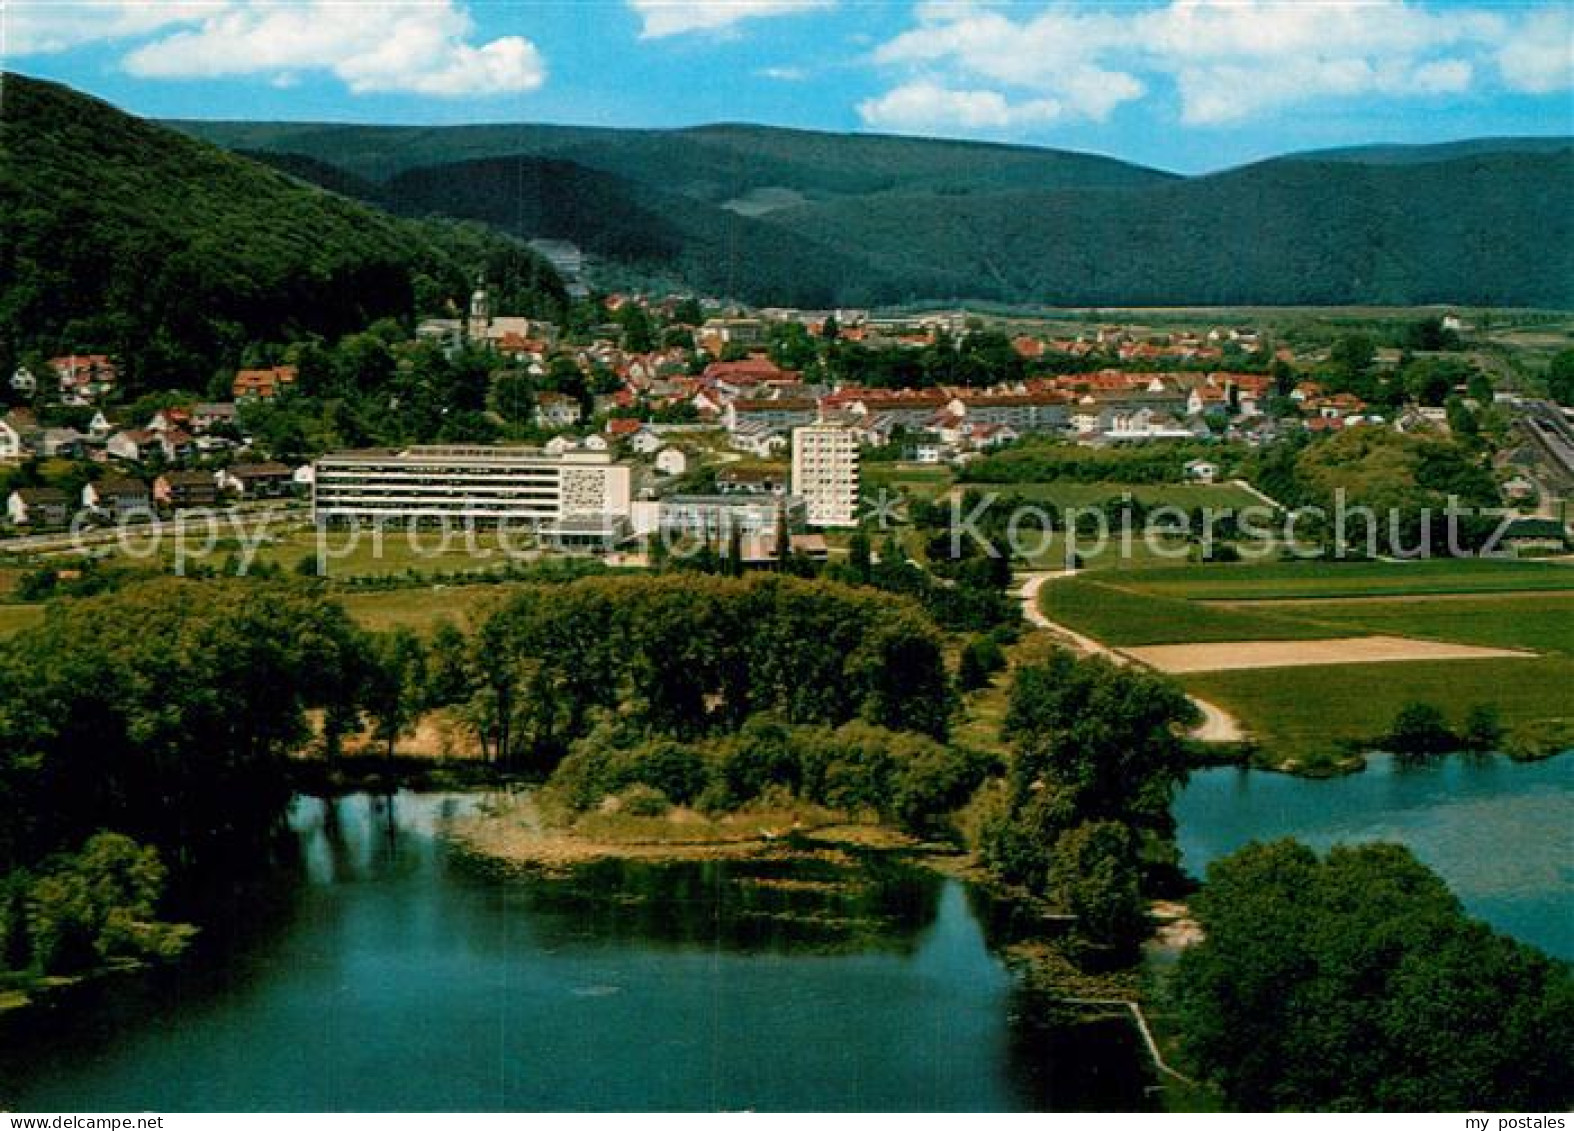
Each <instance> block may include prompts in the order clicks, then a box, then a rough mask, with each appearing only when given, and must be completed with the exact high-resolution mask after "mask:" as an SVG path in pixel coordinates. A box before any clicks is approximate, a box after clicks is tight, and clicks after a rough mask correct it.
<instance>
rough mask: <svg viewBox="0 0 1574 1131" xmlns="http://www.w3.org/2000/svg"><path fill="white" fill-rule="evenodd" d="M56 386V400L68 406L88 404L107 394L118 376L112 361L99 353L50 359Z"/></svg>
mask: <svg viewBox="0 0 1574 1131" xmlns="http://www.w3.org/2000/svg"><path fill="white" fill-rule="evenodd" d="M49 368H50V369H52V370H53V371H54V374H55V379H56V380H57V381H58V382H59V386H60V400H61V402H62V403H63V404H68V405H89V404H92V403H93V402H94V401H96V400H98V399H99V398H100V397H102V396H104V395H105V394H107V393H109V392H110V391H111V390H113V389H114V387H115V382H116V381H117V380H118V379H119V373H118V371H117V370H116V368H115V363H114V362H113V361H111V360H110V359H109V358H108V357H106V356H104V355H103V354H98V353H95V354H87V355H85V356H78V355H76V354H71V355H69V356H67V357H55V358H50V360H49Z"/></svg>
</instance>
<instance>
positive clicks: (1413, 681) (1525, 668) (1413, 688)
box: [1178, 656, 1574, 764]
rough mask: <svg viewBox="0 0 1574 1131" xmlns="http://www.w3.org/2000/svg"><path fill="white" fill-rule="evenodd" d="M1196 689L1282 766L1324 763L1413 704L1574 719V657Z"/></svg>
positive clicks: (1217, 677)
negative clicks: (1488, 707)
mask: <svg viewBox="0 0 1574 1131" xmlns="http://www.w3.org/2000/svg"><path fill="white" fill-rule="evenodd" d="M1178 678H1179V680H1180V683H1181V685H1182V686H1183V687H1185V688H1186V690H1187V691H1189V692H1191V693H1192V694H1194V695H1199V696H1201V697H1202V698H1204V699H1207V700H1208V701H1209V702H1211V703H1217V704H1218V705H1219V706H1221V707H1223V708H1224V709H1225V710H1227V711H1229V712H1231V713H1232V714H1234V715H1235V716H1236V717H1237V718H1240V719H1242V720H1243V721H1244V722H1245V723H1246V725H1247V727H1248V728H1249V729H1250V730H1251V732H1252V734H1253V735H1255V736H1256V737H1257V739H1258V740H1259V742H1261V744H1262V745H1263V747H1264V749H1265V751H1266V752H1267V754H1268V755H1269V756H1270V758H1272V759H1274V760H1276V761H1278V762H1279V763H1280V764H1286V763H1289V762H1300V763H1302V764H1309V763H1316V762H1320V761H1325V760H1327V759H1329V758H1330V757H1333V756H1335V755H1336V753H1337V746H1338V744H1339V743H1341V742H1356V743H1359V742H1363V741H1366V740H1369V739H1372V738H1374V737H1375V736H1377V735H1380V734H1383V733H1385V732H1386V731H1387V730H1388V728H1389V727H1390V726H1391V725H1392V724H1393V721H1394V716H1395V714H1397V713H1398V711H1399V709H1400V708H1401V707H1403V706H1404V705H1405V704H1406V703H1412V702H1424V703H1431V704H1433V705H1434V706H1436V707H1439V708H1440V709H1442V710H1443V711H1444V713H1445V714H1447V715H1448V717H1449V721H1450V723H1452V724H1453V725H1455V726H1458V725H1459V723H1461V722H1462V721H1463V719H1464V716H1465V713H1466V712H1467V711H1469V710H1470V708H1471V707H1473V706H1475V705H1477V704H1491V705H1492V706H1494V707H1496V708H1497V710H1498V712H1499V713H1500V715H1501V717H1502V720H1503V722H1504V724H1505V725H1507V726H1509V727H1515V726H1520V725H1524V724H1529V723H1545V722H1548V721H1550V720H1554V719H1569V718H1574V701H1571V699H1570V696H1569V689H1570V688H1574V659H1571V658H1569V657H1567V656H1543V657H1537V658H1535V659H1525V660H1516V659H1494V660H1445V661H1440V662H1417V663H1404V664H1341V665H1334V666H1329V667H1319V668H1272V669H1264V670H1259V671H1238V672H1206V673H1199V674H1195V675H1186V676H1181V677H1178Z"/></svg>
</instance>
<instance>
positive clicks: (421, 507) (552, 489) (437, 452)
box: [312, 445, 630, 526]
mask: <svg viewBox="0 0 1574 1131" xmlns="http://www.w3.org/2000/svg"><path fill="white" fill-rule="evenodd" d="M629 503H630V473H629V466H628V465H627V464H623V463H618V462H616V461H615V460H614V459H613V458H612V456H611V455H610V453H607V452H586V451H565V452H561V453H559V454H555V455H554V454H550V453H548V452H545V451H543V450H542V449H540V448H528V447H487V446H481V445H474V446H464V445H439V446H430V447H410V448H404V449H401V450H384V451H362V452H341V453H336V454H333V455H327V456H323V457H322V458H321V459H319V460H318V461H317V462H316V464H315V465H314V468H313V486H312V511H313V515H314V517H315V518H316V520H317V521H318V522H319V523H324V522H328V523H333V522H373V521H377V520H385V521H386V520H413V521H418V522H434V523H435V522H443V521H447V522H462V521H467V520H468V521H470V522H474V523H480V524H494V523H508V524H510V525H519V526H526V525H529V526H544V525H551V524H556V523H558V522H560V521H562V520H563V519H565V518H585V517H590V516H611V517H618V518H624V519H626V518H628V516H629Z"/></svg>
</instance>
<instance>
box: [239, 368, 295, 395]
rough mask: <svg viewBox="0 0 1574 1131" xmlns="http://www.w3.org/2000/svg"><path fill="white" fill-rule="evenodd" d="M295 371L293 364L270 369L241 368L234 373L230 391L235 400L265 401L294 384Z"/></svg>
mask: <svg viewBox="0 0 1574 1131" xmlns="http://www.w3.org/2000/svg"><path fill="white" fill-rule="evenodd" d="M296 376H297V373H296V369H295V366H293V365H275V366H273V367H272V368H270V369H242V370H240V371H239V372H238V373H236V374H235V380H234V381H233V382H232V383H231V385H230V391H231V393H232V395H233V396H234V397H235V399H236V400H237V401H267V400H272V399H273V398H274V397H276V396H278V395H279V394H280V393H281V392H283V391H284V390H285V389H287V388H289V387H290V386H292V385H294V384H295V379H296Z"/></svg>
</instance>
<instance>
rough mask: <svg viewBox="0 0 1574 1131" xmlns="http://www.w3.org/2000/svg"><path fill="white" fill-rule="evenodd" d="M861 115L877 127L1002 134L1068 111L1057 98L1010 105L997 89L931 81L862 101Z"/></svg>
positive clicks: (1041, 123) (1045, 120)
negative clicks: (955, 87)
mask: <svg viewBox="0 0 1574 1131" xmlns="http://www.w3.org/2000/svg"><path fill="white" fill-rule="evenodd" d="M858 113H859V115H860V116H861V117H862V118H863V120H864V122H865V123H867V124H868V125H871V126H875V127H877V128H879V129H888V130H897V131H910V130H931V129H935V128H937V127H942V128H943V127H951V128H961V129H964V130H976V131H980V132H984V133H999V132H1002V131H1006V130H1011V129H1016V128H1020V127H1023V126H1035V125H1047V124H1049V123H1051V122H1056V121H1059V120H1060V119H1061V118H1062V117H1063V116H1064V115H1065V107H1063V106H1062V105H1061V104H1060V103H1059V102H1056V101H1055V100H1054V99H1053V98H1035V99H1029V100H1027V101H1024V102H1017V103H1012V102H1008V101H1007V100H1006V98H1005V96H1004V95H1001V94H999V93H998V92H996V91H993V90H952V89H949V88H947V87H943V86H938V85H936V84H934V83H930V82H913V83H908V84H907V85H905V86H899V87H897V88H896V89H895V90H892V91H889V92H888V93H886V94H883V95H881V96H880V97H879V98H871V99H869V100H868V101H866V102H862V103H860V104H859V106H858Z"/></svg>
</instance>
